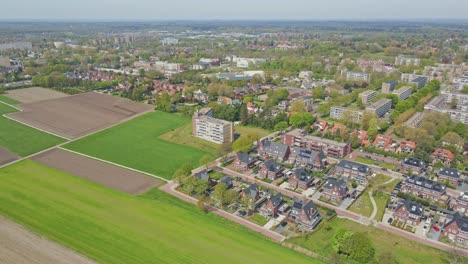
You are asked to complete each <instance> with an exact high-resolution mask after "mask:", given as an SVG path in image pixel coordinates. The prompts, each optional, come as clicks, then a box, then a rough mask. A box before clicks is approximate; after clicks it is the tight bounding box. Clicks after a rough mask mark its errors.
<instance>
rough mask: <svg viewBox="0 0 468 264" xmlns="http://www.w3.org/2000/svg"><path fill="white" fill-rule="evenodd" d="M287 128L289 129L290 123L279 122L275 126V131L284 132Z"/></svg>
mask: <svg viewBox="0 0 468 264" xmlns="http://www.w3.org/2000/svg"><path fill="white" fill-rule="evenodd" d="M286 128H288V122H286V121H281V122H279V123H278V124H276V125H275V128H274V130H275V131H282V130H285V129H286Z"/></svg>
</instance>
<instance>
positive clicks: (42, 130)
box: [0, 101, 71, 141]
mask: <svg viewBox="0 0 468 264" xmlns="http://www.w3.org/2000/svg"><path fill="white" fill-rule="evenodd" d="M0 103H2V104H4V105H7V106H9V107H11V108H14V109H16V110H18V111H19V112H23V109H20V108H18V107H16V106H14V105H11V104H7V103H5V102H3V101H0ZM7 115H8V114H4V115H2V116H3V117H5V118H7V119H10V120H12V121H15V122H17V123H20V124H22V125H25V126H28V127H31V128H34V129H36V130H39V131H41V132H44V133H47V134H49V135H52V136H55V137H59V138H63V139H65V140H68V141H70V140H71V139H69V138H66V137H64V136H60V135H57V134H54V133H52V132H49V131H46V130H44V129H41V128H38V127H35V126H32V125H29V124H26V123H24V122H21V121H18V120H16V119H14V118H11V117H9V116H7Z"/></svg>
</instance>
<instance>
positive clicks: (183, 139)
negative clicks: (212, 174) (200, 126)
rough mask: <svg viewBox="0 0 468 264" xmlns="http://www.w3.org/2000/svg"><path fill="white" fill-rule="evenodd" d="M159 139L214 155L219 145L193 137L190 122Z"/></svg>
mask: <svg viewBox="0 0 468 264" xmlns="http://www.w3.org/2000/svg"><path fill="white" fill-rule="evenodd" d="M160 138H161V139H163V140H166V141H169V142H173V143H176V144H179V145H187V146H192V147H195V148H197V149H200V150H203V151H207V152H210V153H215V151H216V149H217V148H218V147H219V144H216V143H213V142H210V141H207V140H203V139H201V138H197V137H194V136H193V135H192V123H191V122H190V123H187V124H185V125H183V126H181V127H179V128H176V129H174V130H171V131H169V132H167V133H165V134H163V135H161V136H160Z"/></svg>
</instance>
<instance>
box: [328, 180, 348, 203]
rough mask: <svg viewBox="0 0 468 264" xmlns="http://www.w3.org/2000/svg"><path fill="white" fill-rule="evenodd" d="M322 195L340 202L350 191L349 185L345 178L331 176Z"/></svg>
mask: <svg viewBox="0 0 468 264" xmlns="http://www.w3.org/2000/svg"><path fill="white" fill-rule="evenodd" d="M322 188H323V191H322V197H323V198H325V199H329V200H331V201H333V202H334V203H340V202H341V201H342V200H343V199H344V198H345V197H346V194H347V192H348V187H347V186H346V182H345V181H344V180H343V179H339V180H338V179H337V178H333V177H329V178H328V179H327V181H326V182H325V184H324V185H323V187H322Z"/></svg>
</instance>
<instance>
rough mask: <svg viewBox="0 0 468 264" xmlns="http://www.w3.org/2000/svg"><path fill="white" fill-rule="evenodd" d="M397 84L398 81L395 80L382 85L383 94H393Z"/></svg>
mask: <svg viewBox="0 0 468 264" xmlns="http://www.w3.org/2000/svg"><path fill="white" fill-rule="evenodd" d="M397 84H398V81H395V80H391V81H388V82H384V83H382V93H384V94H389V93H391V92H393V91H394V90H395V88H396V86H397Z"/></svg>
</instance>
